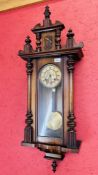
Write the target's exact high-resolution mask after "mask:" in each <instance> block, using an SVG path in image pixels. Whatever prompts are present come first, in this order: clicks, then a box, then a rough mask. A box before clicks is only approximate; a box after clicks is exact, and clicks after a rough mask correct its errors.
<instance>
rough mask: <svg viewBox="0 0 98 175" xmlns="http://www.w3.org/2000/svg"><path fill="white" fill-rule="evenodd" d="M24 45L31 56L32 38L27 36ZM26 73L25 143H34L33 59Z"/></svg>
mask: <svg viewBox="0 0 98 175" xmlns="http://www.w3.org/2000/svg"><path fill="white" fill-rule="evenodd" d="M25 43H26V44H25V45H24V54H30V53H32V51H33V48H32V46H31V40H30V37H29V36H27V38H26V40H25ZM26 62H27V63H26V72H27V113H26V120H25V123H26V126H25V129H24V141H23V142H25V143H32V142H33V127H32V123H33V120H32V116H33V115H32V110H31V84H32V82H31V81H32V71H33V63H32V59H31V58H29V57H28V58H27V59H26Z"/></svg>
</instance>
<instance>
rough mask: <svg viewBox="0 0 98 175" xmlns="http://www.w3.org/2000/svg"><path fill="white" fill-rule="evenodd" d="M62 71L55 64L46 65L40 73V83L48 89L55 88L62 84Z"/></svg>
mask: <svg viewBox="0 0 98 175" xmlns="http://www.w3.org/2000/svg"><path fill="white" fill-rule="evenodd" d="M61 76H62V75H61V71H60V69H59V67H58V66H56V65H54V64H46V65H45V66H44V67H43V68H42V69H41V70H40V73H39V80H40V82H41V83H42V84H43V85H44V86H45V87H47V88H54V87H56V86H58V85H59V83H60V82H61Z"/></svg>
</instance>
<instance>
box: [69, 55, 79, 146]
mask: <svg viewBox="0 0 98 175" xmlns="http://www.w3.org/2000/svg"><path fill="white" fill-rule="evenodd" d="M74 63H75V62H74V59H73V55H69V56H68V61H67V65H68V73H69V115H68V122H67V126H68V130H67V147H68V148H76V147H77V145H76V131H75V126H76V122H75V116H74V93H73V92H74V90H73V70H74Z"/></svg>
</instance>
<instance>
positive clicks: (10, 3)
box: [0, 0, 46, 11]
mask: <svg viewBox="0 0 98 175" xmlns="http://www.w3.org/2000/svg"><path fill="white" fill-rule="evenodd" d="M44 1H46V0H0V11H5V10H9V9H13V8H17V7H21V6H25V5H29V4H33V3H38V2H44Z"/></svg>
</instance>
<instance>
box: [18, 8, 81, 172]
mask: <svg viewBox="0 0 98 175" xmlns="http://www.w3.org/2000/svg"><path fill="white" fill-rule="evenodd" d="M50 15H51V12H50V10H49V7H48V6H46V7H45V12H44V16H45V18H44V20H43V25H41V24H37V25H36V26H35V27H34V28H33V29H32V32H33V33H34V34H35V35H36V49H35V50H34V49H33V47H32V45H31V39H30V37H29V36H27V38H26V40H25V45H24V49H23V50H20V51H19V53H18V54H19V56H20V57H21V58H22V59H23V60H25V61H26V72H27V80H28V91H27V114H26V120H25V123H26V126H25V129H24V140H23V141H22V145H24V146H31V147H36V148H38V149H39V150H41V151H44V152H45V158H47V159H52V169H53V171H54V172H55V171H56V167H57V161H58V160H62V159H63V158H64V155H65V153H66V152H69V151H70V152H78V150H79V147H80V143H81V141H79V140H77V139H76V129H75V127H76V121H75V115H74V104H73V98H74V95H73V93H74V92H73V81H74V79H73V72H74V65H75V63H76V62H77V61H79V60H81V58H82V57H83V52H82V47H83V43H79V44H76V43H75V40H74V33H73V31H72V30H71V29H69V30H68V32H67V35H66V36H67V39H66V43H65V45H64V46H62V45H61V32H62V30H63V29H64V28H65V26H64V24H63V23H61V22H60V21H56V22H55V24H53V23H52V21H51V19H50Z"/></svg>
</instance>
